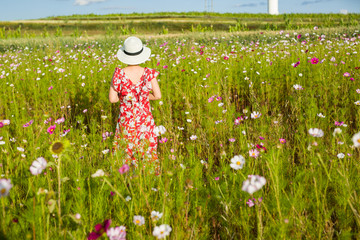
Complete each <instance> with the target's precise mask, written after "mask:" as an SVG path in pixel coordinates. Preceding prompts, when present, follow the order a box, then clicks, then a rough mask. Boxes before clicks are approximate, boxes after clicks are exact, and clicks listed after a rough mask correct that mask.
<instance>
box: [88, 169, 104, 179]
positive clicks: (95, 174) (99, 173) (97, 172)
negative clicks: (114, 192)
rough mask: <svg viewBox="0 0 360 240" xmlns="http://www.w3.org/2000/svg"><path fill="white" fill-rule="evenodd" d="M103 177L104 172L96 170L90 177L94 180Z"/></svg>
mask: <svg viewBox="0 0 360 240" xmlns="http://www.w3.org/2000/svg"><path fill="white" fill-rule="evenodd" d="M104 175H105V173H104V171H103V170H102V169H98V170H97V171H96V172H95V173H94V174H93V175H91V177H93V178H96V177H103V176H104Z"/></svg>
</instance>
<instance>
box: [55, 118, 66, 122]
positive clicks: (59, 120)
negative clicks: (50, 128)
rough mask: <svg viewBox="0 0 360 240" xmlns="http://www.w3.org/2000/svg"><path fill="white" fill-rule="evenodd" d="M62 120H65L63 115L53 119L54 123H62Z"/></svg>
mask: <svg viewBox="0 0 360 240" xmlns="http://www.w3.org/2000/svg"><path fill="white" fill-rule="evenodd" d="M63 122H65V118H64V117H62V118H59V119H57V120H55V123H56V124H60V123H63Z"/></svg>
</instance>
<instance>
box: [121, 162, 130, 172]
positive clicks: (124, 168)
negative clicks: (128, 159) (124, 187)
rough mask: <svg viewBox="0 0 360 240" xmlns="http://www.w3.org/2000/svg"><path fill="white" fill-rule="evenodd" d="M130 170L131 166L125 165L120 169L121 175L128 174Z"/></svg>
mask: <svg viewBox="0 0 360 240" xmlns="http://www.w3.org/2000/svg"><path fill="white" fill-rule="evenodd" d="M129 169H130V167H129V165H127V164H124V165H123V166H122V167H121V168H119V173H120V174H124V173H126V172H128V171H129Z"/></svg>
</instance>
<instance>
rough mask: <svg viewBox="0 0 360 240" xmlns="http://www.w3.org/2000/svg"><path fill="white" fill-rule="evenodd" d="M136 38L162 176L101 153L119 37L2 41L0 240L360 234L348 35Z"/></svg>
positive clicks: (105, 148)
mask: <svg viewBox="0 0 360 240" xmlns="http://www.w3.org/2000/svg"><path fill="white" fill-rule="evenodd" d="M142 39H143V41H144V42H145V43H146V44H147V46H148V47H150V48H151V50H152V56H151V59H150V61H148V62H147V63H146V64H144V66H147V67H149V68H154V69H156V70H157V71H159V72H160V75H159V77H158V81H159V85H160V88H161V92H162V99H161V100H159V101H151V102H150V104H151V107H152V114H153V116H154V119H155V123H156V125H158V126H159V128H158V129H157V130H158V135H159V136H158V141H159V147H158V154H159V159H160V163H161V173H160V175H158V176H155V175H154V174H149V173H148V172H147V171H144V170H143V169H142V167H138V168H134V167H133V166H128V165H124V164H123V159H124V157H123V154H122V153H121V152H118V153H117V154H112V147H113V137H114V134H113V132H114V131H115V127H116V121H117V118H118V114H119V108H118V104H111V103H110V102H109V100H108V93H109V86H110V82H111V78H112V76H113V73H114V70H115V67H117V66H120V67H124V65H121V63H120V62H119V61H118V59H117V58H116V56H115V54H116V52H117V50H118V49H119V46H120V45H121V44H122V41H123V39H118V38H98V39H97V38H95V39H80V38H63V39H45V40H43V41H38V42H36V41H33V40H24V41H22V42H21V43H15V42H13V40H3V42H0V45H1V47H0V50H1V52H0V174H1V177H0V179H1V180H0V216H1V217H0V223H1V226H0V239H332V238H341V239H356V238H359V237H360V234H359V232H360V215H359V211H360V199H359V196H358V194H360V192H359V191H360V185H359V177H358V176H359V173H360V162H359V160H360V151H359V149H360V148H359V147H360V55H359V54H360V53H359V52H360V33H359V30H358V29H357V28H355V27H349V28H347V29H343V28H335V29H325V28H324V29H323V28H322V27H321V26H317V27H314V29H306V30H296V32H294V31H288V30H284V31H266V32H256V33H253V34H252V35H247V36H242V35H241V34H238V35H237V34H236V33H226V34H221V33H211V34H198V35H191V36H188V35H183V36H181V35H180V36H173V37H171V36H163V37H161V38H160V37H159V38H157V37H142ZM140 160H141V159H140ZM145 168H146V166H145Z"/></svg>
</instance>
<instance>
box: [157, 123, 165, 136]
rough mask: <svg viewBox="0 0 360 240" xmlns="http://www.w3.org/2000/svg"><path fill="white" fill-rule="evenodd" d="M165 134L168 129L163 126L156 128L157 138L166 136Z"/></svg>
mask: <svg viewBox="0 0 360 240" xmlns="http://www.w3.org/2000/svg"><path fill="white" fill-rule="evenodd" d="M165 132H166V128H165V127H164V126H163V125H160V126H156V127H155V128H154V133H155V134H156V136H157V137H158V136H160V135H162V134H164V133H165Z"/></svg>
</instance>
